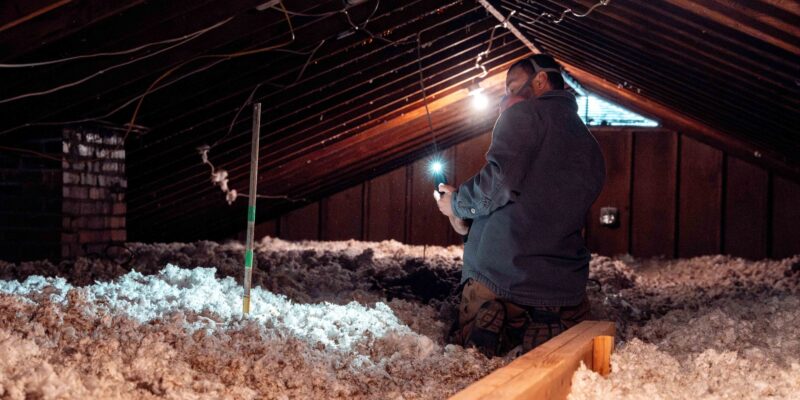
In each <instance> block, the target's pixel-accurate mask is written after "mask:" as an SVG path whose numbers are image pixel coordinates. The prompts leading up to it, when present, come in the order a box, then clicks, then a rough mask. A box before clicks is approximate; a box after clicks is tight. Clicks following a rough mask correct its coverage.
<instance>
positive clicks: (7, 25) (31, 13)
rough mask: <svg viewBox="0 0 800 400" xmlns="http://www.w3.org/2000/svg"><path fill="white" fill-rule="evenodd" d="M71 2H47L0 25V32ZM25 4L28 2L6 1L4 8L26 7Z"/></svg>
mask: <svg viewBox="0 0 800 400" xmlns="http://www.w3.org/2000/svg"><path fill="white" fill-rule="evenodd" d="M70 2H72V0H60V1H57V2H55V3H50V4H47V5H45V6H43V7H41V8H37V9H35V10H31V11H29V12H28V13H27V14H25V15H21V16H19V17H18V18H15V19H13V20H11V21H9V22H7V23H5V24H3V26H0V32H3V31H5V30H7V29H11V28H13V27H15V26H17V25H19V24H21V23H23V22H25V21H28V20H31V19H34V18H36V17H38V16H40V15H42V14H44V13H47V12H50V11H53V10H55V9H56V8H58V7H61V6H63V5H64V4H67V3H70ZM25 5H26V4H13V3H10V2H9V3H6V4H5V5H4V7H3V8H4V9H5V8H6V7H7V8H15V6H16V7H24V6H25ZM7 11H8V10H7ZM5 12H6V11H4V13H3V15H8V14H5Z"/></svg>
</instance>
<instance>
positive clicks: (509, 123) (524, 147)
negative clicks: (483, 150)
mask: <svg viewBox="0 0 800 400" xmlns="http://www.w3.org/2000/svg"><path fill="white" fill-rule="evenodd" d="M537 142H538V138H537V124H536V120H535V116H534V115H533V113H532V112H531V109H530V108H529V107H524V106H520V105H516V106H515V107H511V108H509V109H508V110H506V111H505V112H504V113H503V114H502V115H501V116H500V118H499V119H498V120H497V123H496V124H495V127H494V130H492V144H491V145H490V146H489V152H488V153H487V154H486V164H485V165H484V166H483V168H481V170H480V172H478V174H476V175H475V176H473V177H472V178H470V179H468V180H467V181H466V182H464V183H463V184H462V185H461V186H459V187H458V191H457V192H456V193H453V198H452V200H453V201H452V203H451V204H452V208H453V213H454V214H455V215H456V216H457V217H459V218H461V219H474V218H479V217H483V216H487V215H489V214H491V213H492V212H493V211H494V210H497V209H498V208H500V207H503V206H505V205H506V204H508V203H511V202H514V201H515V199H516V197H517V196H518V195H519V193H520V184H521V182H522V180H523V178H524V177H525V173H526V172H527V171H526V169H527V167H528V166H529V165H530V157H532V156H533V152H534V148H535V144H536V143H537Z"/></svg>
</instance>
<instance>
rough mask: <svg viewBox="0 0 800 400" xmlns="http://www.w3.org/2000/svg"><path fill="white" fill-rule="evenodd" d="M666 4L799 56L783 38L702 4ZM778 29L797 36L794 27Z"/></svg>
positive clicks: (677, 0)
mask: <svg viewBox="0 0 800 400" xmlns="http://www.w3.org/2000/svg"><path fill="white" fill-rule="evenodd" d="M667 2H668V3H671V4H673V5H674V6H676V7H680V8H682V9H684V10H687V11H689V12H691V13H693V14H697V15H700V16H702V17H704V18H708V19H710V20H712V21H714V22H717V23H719V24H721V25H723V26H727V27H729V28H731V29H735V30H737V31H740V32H743V33H745V34H747V35H750V36H752V37H754V38H757V39H759V40H761V41H763V42H766V43H769V44H771V45H773V46H776V47H780V48H782V49H784V50H786V51H788V52H790V53H792V54H800V46H797V43H796V42H795V43H792V42H788V41H786V40H784V39H783V38H779V37H776V36H775V35H772V34H769V33H768V32H765V31H764V30H762V29H758V28H755V27H753V26H750V25H748V24H745V23H742V22H741V21H738V20H737V19H735V18H733V17H731V16H730V15H728V14H726V13H724V12H721V11H719V10H716V9H714V8H712V7H708V6H705V5H703V4H702V2H698V1H687V0H667ZM728 5H729V6H733V7H736V8H737V9H739V8H740V7H739V6H738V5H735V4H733V3H728ZM742 12H745V13H747V14H751V15H752V14H754V13H753V11H752V10H742ZM753 16H754V17H756V18H758V17H759V16H758V14H754V15H753ZM761 19H763V17H762V18H761ZM770 21H771V22H772V23H775V22H776V21H775V20H774V19H770ZM777 22H779V21H777ZM779 27H780V28H781V29H787V31H784V32H786V33H788V34H790V35H797V32H798V30H797V28H796V27H791V26H790V25H788V24H779Z"/></svg>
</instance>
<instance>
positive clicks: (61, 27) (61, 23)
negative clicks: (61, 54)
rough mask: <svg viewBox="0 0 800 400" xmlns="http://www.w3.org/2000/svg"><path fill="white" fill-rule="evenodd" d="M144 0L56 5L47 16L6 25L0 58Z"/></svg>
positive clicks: (28, 50)
mask: <svg viewBox="0 0 800 400" xmlns="http://www.w3.org/2000/svg"><path fill="white" fill-rule="evenodd" d="M144 1H145V0H130V1H125V0H103V1H97V0H95V1H86V2H75V3H72V2H65V3H64V4H59V5H58V7H57V8H61V10H60V11H61V12H58V13H55V14H52V16H50V15H48V18H33V17H32V18H29V19H28V21H30V22H28V23H27V24H25V25H20V24H16V26H12V27H9V28H7V30H8V32H7V33H6V34H7V35H9V36H8V37H9V40H5V41H4V46H3V48H2V56H0V59H2V60H4V61H5V60H13V59H15V58H16V57H19V56H21V55H23V54H26V53H28V52H31V51H33V50H35V49H37V48H39V47H40V46H42V45H43V44H45V43H52V42H55V41H56V40H59V39H61V38H64V37H66V36H68V35H71V34H73V33H75V32H77V31H80V30H82V29H85V28H86V27H88V26H91V25H93V24H95V23H97V22H99V21H102V20H104V19H106V18H109V17H111V16H114V15H117V14H119V13H121V12H123V11H125V10H128V9H130V8H131V7H135V6H137V5H139V4H141V3H142V2H144ZM55 4H58V3H55ZM65 6H66V7H65ZM49 11H51V10H44V11H42V12H40V13H39V14H38V15H45V14H46V13H47V12H49Z"/></svg>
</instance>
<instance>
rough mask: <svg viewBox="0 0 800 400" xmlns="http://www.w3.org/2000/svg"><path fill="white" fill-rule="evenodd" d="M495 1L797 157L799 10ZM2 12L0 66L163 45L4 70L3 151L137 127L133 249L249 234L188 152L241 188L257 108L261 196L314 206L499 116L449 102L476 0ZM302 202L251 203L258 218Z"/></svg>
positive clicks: (651, 90)
mask: <svg viewBox="0 0 800 400" xmlns="http://www.w3.org/2000/svg"><path fill="white" fill-rule="evenodd" d="M350 3H356V4H355V5H351V4H350ZM490 3H491V5H492V6H493V7H495V8H496V9H497V10H500V11H501V13H503V14H505V15H507V14H509V13H510V12H511V11H512V10H516V13H515V14H514V15H513V16H512V17H511V19H510V20H509V21H510V22H511V23H512V24H514V25H515V26H516V27H518V28H519V30H520V32H521V33H522V34H523V35H524V36H525V39H527V40H528V41H530V42H533V43H534V44H535V45H536V47H538V48H539V49H540V50H544V51H547V52H550V53H552V54H554V55H555V56H556V57H557V58H559V59H560V60H562V61H564V62H566V63H568V64H570V65H575V66H579V67H580V68H581V69H582V70H584V71H588V72H589V73H591V74H592V76H595V77H598V78H599V79H603V80H605V81H608V82H611V83H613V84H616V85H618V86H619V87H620V88H621V89H622V90H625V91H628V92H631V93H635V96H638V97H641V99H643V100H647V101H652V102H656V103H658V104H662V105H665V106H667V107H669V108H670V109H671V110H674V111H676V112H679V113H681V114H684V115H686V116H688V117H690V118H693V119H694V120H697V121H700V122H701V123H703V124H707V125H708V126H710V127H713V128H714V129H716V130H719V131H722V132H724V133H725V134H726V135H730V136H731V137H736V138H738V139H741V140H744V141H747V143H752V144H753V145H754V146H757V147H759V148H764V149H767V150H772V151H775V152H776V153H779V154H781V155H782V157H784V159H785V160H786V161H787V162H791V163H797V161H798V158H800V137H799V136H798V135H800V133H799V132H798V128H797V127H798V126H800V112H799V111H798V110H800V107H798V106H800V104H798V103H800V96H798V89H800V83H799V82H798V79H800V61H798V53H799V52H798V47H800V41H798V37H800V34H798V26H800V23H798V22H800V6H798V3H796V2H790V1H780V0H763V1H748V2H735V1H722V0H718V1H715V0H707V1H699V2H689V1H683V0H664V1H658V2H640V1H633V0H613V1H611V2H610V3H609V4H608V5H606V6H604V7H598V8H597V9H596V10H595V11H594V12H593V13H592V14H590V15H589V16H587V17H585V18H577V17H575V16H574V14H572V15H566V16H565V18H564V19H563V21H561V22H559V23H557V24H556V23H553V21H552V20H550V21H548V20H547V18H544V19H540V20H538V21H536V22H534V20H535V19H536V16H537V15H541V14H542V13H543V12H549V13H551V14H554V15H558V14H560V12H561V11H562V10H563V9H564V8H565V7H569V8H571V9H573V10H575V13H578V14H580V13H581V12H583V11H584V10H586V9H588V8H589V7H590V6H592V5H594V4H596V3H595V2H590V1H535V2H534V1H521V0H520V1H507V0H503V1H491V2H490ZM281 6H283V7H285V10H286V13H284V11H283V10H284V9H282V8H281ZM343 10H346V13H345V12H343ZM0 15H2V19H1V20H0V63H8V64H11V63H16V64H20V63H32V62H38V61H42V60H53V59H64V58H69V57H74V56H79V55H83V54H92V53H98V52H118V51H120V50H124V49H132V48H136V47H139V46H142V45H145V44H153V45H151V46H147V47H145V48H142V49H140V50H138V51H136V52H132V53H130V54H122V55H112V56H104V57H94V58H87V59H77V60H72V61H69V62H64V63H59V64H53V65H44V66H36V67H28V68H13V69H9V68H0V79H2V82H3V84H2V93H0V110H2V111H0V112H2V114H3V118H2V119H1V120H0V144H4V145H13V144H14V143H19V142H20V140H21V138H24V137H26V135H33V134H37V133H39V132H42V131H46V130H60V128H61V127H63V126H64V123H66V122H71V121H72V122H73V123H77V124H79V125H80V124H97V123H102V124H105V125H108V126H115V127H118V128H122V129H125V128H126V127H127V126H129V125H126V124H129V123H130V122H131V121H133V124H134V125H135V127H136V129H134V130H133V131H132V132H131V133H130V135H129V137H128V141H127V145H126V149H127V168H128V170H127V172H128V177H129V189H128V227H129V237H130V238H131V239H133V240H147V241H155V240H194V239H199V238H212V239H213V238H223V237H226V236H229V235H231V234H233V233H235V232H237V231H238V230H241V229H243V222H244V221H243V220H242V218H240V217H241V216H242V215H244V214H243V207H244V202H243V201H241V200H240V201H237V202H235V203H234V205H233V206H228V204H227V203H225V201H224V195H222V193H221V192H220V191H219V188H217V187H214V186H212V185H211V183H210V182H209V168H208V167H207V166H206V165H203V164H202V162H201V159H200V155H199V154H198V152H197V150H196V149H197V148H198V147H200V146H202V145H214V147H213V148H212V149H211V150H210V152H209V158H210V160H211V161H212V162H213V163H214V164H215V166H216V167H218V168H224V169H226V170H227V171H229V172H230V174H231V182H230V185H231V187H235V188H238V189H239V190H240V191H242V189H244V188H246V187H247V184H246V179H247V174H248V162H249V156H250V152H249V144H250V137H249V135H250V128H251V123H252V118H251V111H250V109H249V108H248V107H245V106H244V105H245V104H246V103H248V100H249V99H252V100H253V101H258V102H261V103H262V105H263V110H264V113H263V116H262V126H261V132H262V136H261V146H262V148H261V160H262V161H261V165H260V173H259V177H260V181H259V185H260V188H261V189H260V190H259V193H261V194H277V195H284V194H285V195H290V196H291V197H294V198H298V199H299V198H303V199H305V200H313V199H315V198H319V197H320V196H322V195H325V194H328V193H331V192H333V191H335V190H338V189H342V188H344V187H347V186H348V185H350V184H353V183H356V182H359V181H362V180H364V179H367V178H369V177H371V176H376V175H378V174H380V173H382V172H386V171H388V170H390V169H391V168H394V167H396V166H399V165H402V164H403V163H405V162H408V161H410V160H413V159H415V158H418V157H420V156H423V155H426V154H431V153H432V152H434V151H435V150H436V149H438V148H440V147H444V146H447V145H449V144H454V143H457V142H459V141H462V140H465V139H468V138H470V137H472V136H475V135H478V134H481V133H484V132H486V131H487V130H488V129H490V128H491V126H492V124H493V122H494V116H493V115H491V113H486V114H482V115H472V114H470V115H469V116H468V117H467V116H465V115H466V114H467V113H468V111H467V110H466V109H465V108H464V107H463V104H462V103H463V102H462V101H459V100H458V96H455V95H456V93H461V92H463V89H464V88H466V87H467V86H468V84H469V83H470V82H471V80H472V79H473V78H475V77H476V76H478V75H479V74H480V72H481V71H480V70H479V69H476V68H475V62H476V57H477V56H478V54H479V53H480V52H481V51H484V50H486V49H487V45H488V44H489V39H490V36H491V30H492V27H494V26H496V25H497V24H498V20H497V19H496V18H495V16H492V15H490V14H489V13H488V12H487V10H486V9H485V8H484V6H483V5H481V4H480V3H479V2H477V1H474V0H463V1H439V0H436V1H434V0H424V1H423V0H418V1H401V0H395V1H391V0H381V1H373V0H370V1H366V2H359V1H350V2H349V3H348V2H345V3H343V2H342V1H308V0H285V1H284V2H283V3H280V2H278V1H269V2H265V1H263V0H258V1H245V0H230V1H225V2H222V1H211V0H206V1H197V0H194V1H188V0H171V1H101V0H93V1H67V0H61V1H53V0H50V1H45V0H29V1H11V2H4V3H3V4H2V5H0ZM287 19H288V20H287ZM289 22H291V27H290V25H289ZM292 33H293V34H292ZM418 35H419V46H418V45H417V37H418ZM529 53H530V49H528V48H527V47H526V45H525V44H523V41H520V40H519V39H518V38H516V37H515V36H514V35H513V34H512V33H511V32H510V31H508V30H507V29H504V28H499V29H497V30H496V32H495V36H494V42H493V45H492V49H491V52H490V53H489V57H488V58H486V59H485V61H486V64H485V66H486V68H487V69H488V70H489V71H490V72H492V73H494V72H498V71H501V70H502V68H504V67H505V66H507V65H508V64H509V63H511V62H513V61H514V60H517V59H519V58H521V57H523V56H525V55H527V54H529ZM418 54H419V57H418ZM99 71H103V72H102V73H98V72H99ZM420 71H421V76H422V81H423V83H424V87H425V90H426V94H427V95H428V101H429V102H431V103H432V104H433V103H436V104H439V103H437V101H438V102H440V103H441V104H439V105H438V106H435V107H434V108H435V109H434V110H433V111H432V116H433V122H434V127H435V129H434V134H433V135H432V134H430V132H429V129H428V124H427V119H426V117H425V114H424V112H423V111H421V110H422V106H423V103H422V101H421V99H422V90H421V85H420ZM87 77H89V79H86V78H87ZM84 79H86V80H85V81H83V82H81V83H79V84H75V85H74V86H69V85H66V86H67V87H62V86H65V84H67V83H69V82H76V81H82V80H84ZM54 88H57V89H59V90H57V91H53V92H52V93H47V94H42V93H37V92H48V91H51V90H52V89H54ZM143 95H144V96H143ZM448 96H450V97H448ZM462 97H463V96H462ZM448 98H453V99H454V100H453V101H452V102H450V103H447V102H442V101H443V99H448ZM434 105H435V104H434ZM237 114H238V116H237ZM134 115H135V118H133V117H134ZM234 117H237V118H235V119H234ZM656 117H657V116H656ZM81 120H86V121H85V122H74V121H81ZM298 204H300V203H299V202H295V203H293V202H287V201H281V200H263V201H260V202H259V220H262V219H264V218H268V217H269V216H270V215H274V214H275V213H278V212H280V211H282V210H285V209H287V208H289V207H294V206H297V205H298Z"/></svg>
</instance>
